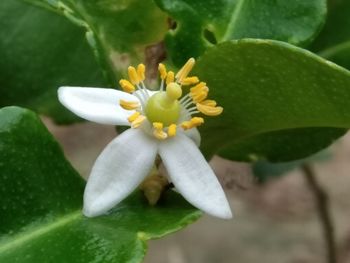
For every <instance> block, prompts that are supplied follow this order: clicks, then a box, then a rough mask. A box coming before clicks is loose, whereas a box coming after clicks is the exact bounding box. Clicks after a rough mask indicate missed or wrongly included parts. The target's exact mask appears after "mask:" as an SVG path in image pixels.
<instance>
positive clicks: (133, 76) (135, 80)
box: [128, 66, 140, 85]
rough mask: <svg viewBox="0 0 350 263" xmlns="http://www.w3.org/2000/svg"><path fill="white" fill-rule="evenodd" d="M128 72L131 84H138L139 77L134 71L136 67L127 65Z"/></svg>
mask: <svg viewBox="0 0 350 263" xmlns="http://www.w3.org/2000/svg"><path fill="white" fill-rule="evenodd" d="M128 74H129V79H130V81H131V83H132V84H136V85H137V84H139V83H140V79H139V76H138V74H137V72H136V69H135V68H134V67H131V66H130V67H128Z"/></svg>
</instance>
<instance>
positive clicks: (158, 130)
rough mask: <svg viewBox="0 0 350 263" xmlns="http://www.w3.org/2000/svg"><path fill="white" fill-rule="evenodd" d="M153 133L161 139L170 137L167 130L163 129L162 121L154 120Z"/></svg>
mask: <svg viewBox="0 0 350 263" xmlns="http://www.w3.org/2000/svg"><path fill="white" fill-rule="evenodd" d="M153 128H154V131H153V135H154V137H156V138H157V139H159V140H165V139H166V138H168V135H167V134H166V132H164V131H163V123H161V122H153Z"/></svg>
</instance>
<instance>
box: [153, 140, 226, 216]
mask: <svg viewBox="0 0 350 263" xmlns="http://www.w3.org/2000/svg"><path fill="white" fill-rule="evenodd" d="M159 154H160V156H161V158H162V160H163V163H164V166H165V168H166V169H167V171H168V174H169V177H170V179H171V180H172V182H173V184H174V185H175V187H176V189H177V190H178V191H179V192H180V193H181V194H182V195H183V196H184V197H185V199H186V200H187V201H189V202H190V203H191V204H193V205H194V206H196V207H197V208H199V209H201V210H203V211H204V212H206V213H208V214H210V215H213V216H217V217H220V218H225V219H228V218H231V217H232V213H231V209H230V206H229V204H228V202H227V200H226V197H225V193H224V191H223V189H222V187H221V185H220V183H219V181H218V180H217V178H216V176H215V174H214V172H213V170H212V169H211V168H210V166H209V164H208V163H207V161H206V160H205V159H204V157H203V155H202V154H201V152H200V151H199V149H198V148H197V146H196V145H195V144H194V143H193V141H192V140H191V139H189V138H188V137H187V136H185V135H184V134H178V135H177V136H176V137H174V138H172V139H168V140H166V141H164V142H162V143H160V144H159Z"/></svg>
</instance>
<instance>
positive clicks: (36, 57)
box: [0, 0, 106, 123]
mask: <svg viewBox="0 0 350 263" xmlns="http://www.w3.org/2000/svg"><path fill="white" fill-rule="evenodd" d="M0 28H1V30H0V56H1V59H0V106H6V105H20V106H25V107H29V108H31V109H33V110H35V111H37V112H39V113H42V114H46V115H49V116H51V117H53V118H54V119H55V120H56V121H57V122H60V123H62V122H65V123H66V122H72V121H75V120H77V117H75V116H74V115H73V114H71V113H69V112H68V111H67V110H65V109H64V107H63V106H61V105H60V104H59V102H58V100H57V88H58V87H59V86H61V85H77V86H105V85H106V82H105V81H104V79H103V77H102V74H101V71H100V70H99V67H98V65H97V62H96V61H95V58H94V56H93V53H92V52H91V49H90V48H89V46H88V45H87V44H86V42H85V40H84V33H83V31H82V30H81V29H79V28H78V27H76V26H74V25H72V24H71V23H70V22H68V21H66V19H64V18H62V17H60V16H58V15H56V14H54V13H52V12H48V11H46V10H42V9H39V8H36V7H33V6H31V5H28V4H24V3H22V2H20V1H17V0H2V1H0Z"/></svg>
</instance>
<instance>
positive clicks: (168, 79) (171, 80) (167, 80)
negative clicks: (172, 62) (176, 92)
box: [166, 71, 175, 85]
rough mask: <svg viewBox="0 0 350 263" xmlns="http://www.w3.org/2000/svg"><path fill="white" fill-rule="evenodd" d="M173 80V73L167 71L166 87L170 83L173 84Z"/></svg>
mask: <svg viewBox="0 0 350 263" xmlns="http://www.w3.org/2000/svg"><path fill="white" fill-rule="evenodd" d="M174 80H175V77H174V72H172V71H169V72H168V75H167V77H166V84H167V85H168V84H170V83H171V82H174Z"/></svg>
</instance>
